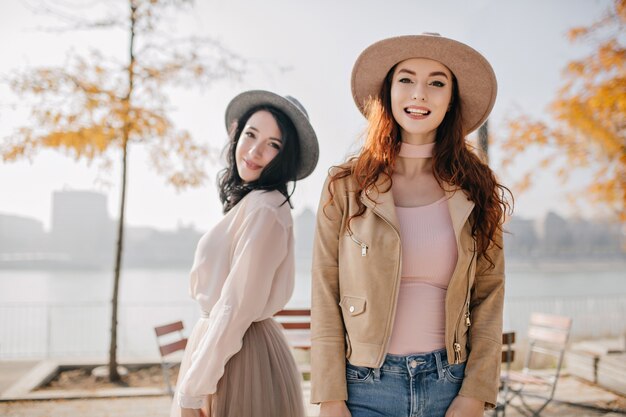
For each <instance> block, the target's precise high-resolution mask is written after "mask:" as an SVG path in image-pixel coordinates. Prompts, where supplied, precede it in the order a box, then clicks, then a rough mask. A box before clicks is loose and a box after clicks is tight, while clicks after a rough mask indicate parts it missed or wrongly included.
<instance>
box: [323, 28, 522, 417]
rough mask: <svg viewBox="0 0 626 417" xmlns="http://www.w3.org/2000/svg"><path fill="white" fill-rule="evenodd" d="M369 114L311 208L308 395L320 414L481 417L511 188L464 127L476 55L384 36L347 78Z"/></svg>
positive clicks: (471, 125)
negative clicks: (362, 136)
mask: <svg viewBox="0 0 626 417" xmlns="http://www.w3.org/2000/svg"><path fill="white" fill-rule="evenodd" d="M352 92H353V96H354V99H355V102H356V104H357V106H358V108H359V110H360V111H361V112H362V113H363V114H364V115H365V116H366V117H367V119H368V129H367V134H366V140H365V144H364V146H363V148H362V150H361V152H360V153H359V155H357V156H356V157H354V158H352V159H351V160H349V161H348V162H347V163H345V164H343V165H341V166H338V167H334V168H333V169H331V171H330V174H329V178H328V180H327V182H326V184H325V186H324V189H323V192H322V197H321V201H320V207H319V210H318V215H317V228H316V238H315V246H314V258H313V283H312V291H313V294H312V367H311V370H312V393H311V400H312V402H313V403H321V407H320V408H321V413H320V415H321V416H333V417H337V416H350V415H351V416H352V417H362V416H368V417H370V416H396V417H404V416H406V417H408V416H428V417H444V416H446V417H452V416H456V417H459V416H463V417H479V416H482V415H483V410H484V408H485V407H489V406H493V405H494V403H495V401H496V396H497V392H498V381H499V369H500V368H499V363H500V349H501V343H500V340H501V331H502V306H503V297H504V260H503V251H502V223H503V219H504V213H505V212H506V210H507V209H509V208H510V206H509V202H508V201H507V198H506V196H507V195H508V189H507V188H506V187H504V186H502V185H501V184H499V183H498V181H497V179H496V178H495V176H494V174H493V172H492V171H491V170H490V169H489V167H488V166H487V165H486V164H484V163H483V162H481V160H480V159H479V158H478V157H477V156H476V154H475V153H473V152H472V150H471V148H470V146H469V145H468V144H467V143H466V141H465V135H467V134H468V133H470V132H471V131H473V130H475V129H477V128H478V127H479V126H480V125H481V124H482V123H483V122H484V121H485V120H486V119H487V116H488V115H489V113H490V111H491V109H492V107H493V105H494V102H495V97H496V78H495V75H494V73H493V70H492V68H491V66H490V65H489V63H488V62H487V60H486V59H485V58H484V57H483V56H482V55H480V54H479V53H478V52H476V51H475V50H474V49H472V48H470V47H469V46H467V45H464V44H462V43H460V42H456V41H454V40H451V39H447V38H444V37H441V36H438V35H435V34H426V35H418V36H402V37H397V38H391V39H385V40H383V41H380V42H377V43H375V44H373V45H371V46H370V47H368V48H367V49H366V50H365V51H364V52H363V53H362V54H361V55H360V57H359V58H358V60H357V62H356V64H355V66H354V69H353V72H352Z"/></svg>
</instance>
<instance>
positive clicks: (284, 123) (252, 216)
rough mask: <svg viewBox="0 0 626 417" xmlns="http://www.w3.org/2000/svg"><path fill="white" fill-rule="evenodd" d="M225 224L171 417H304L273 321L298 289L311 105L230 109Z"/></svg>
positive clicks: (247, 98)
mask: <svg viewBox="0 0 626 417" xmlns="http://www.w3.org/2000/svg"><path fill="white" fill-rule="evenodd" d="M226 126H227V128H228V129H229V133H230V144H229V146H228V149H227V163H228V166H227V167H226V168H225V169H224V170H223V171H222V172H221V173H220V176H219V189H220V199H221V201H222V204H223V207H224V213H225V215H224V217H223V218H222V220H221V221H219V222H218V223H217V224H216V225H215V226H214V227H213V229H212V230H211V231H209V232H208V233H206V234H205V235H204V236H203V237H202V238H201V239H200V242H199V243H198V247H197V249H196V253H195V259H194V264H193V267H192V270H191V286H190V292H191V295H192V297H193V298H194V299H195V300H196V301H197V302H198V303H199V304H200V308H201V309H202V318H201V319H200V320H199V321H198V323H197V324H196V326H195V327H194V329H193V331H192V332H191V336H190V337H189V341H188V344H187V348H186V350H185V354H184V357H183V360H182V363H181V369H180V372H179V376H178V384H177V392H176V397H175V401H174V402H173V404H172V410H171V416H181V415H182V416H199V415H201V414H200V413H201V411H200V410H203V412H204V414H207V415H209V416H212V417H226V416H233V417H234V416H237V417H253V416H254V417H257V416H261V417H276V416H296V417H300V416H304V409H303V407H304V404H303V401H302V393H301V387H300V377H299V374H298V371H297V368H296V365H295V363H294V361H293V357H292V356H291V352H290V350H289V347H288V345H287V343H286V341H285V339H284V336H283V335H282V332H281V328H280V327H279V325H278V324H277V323H276V322H275V321H274V320H273V319H272V316H273V315H274V314H275V313H276V312H278V311H279V310H281V309H282V308H283V307H284V306H285V304H286V303H287V301H288V300H289V298H290V297H291V294H292V291H293V287H294V242H293V230H292V218H291V211H290V210H291V202H290V197H291V193H292V192H293V188H291V192H290V191H289V189H288V184H289V183H295V181H296V180H299V179H302V178H304V177H306V176H308V175H309V174H310V173H311V172H312V171H313V169H314V168H315V165H316V163H317V159H318V153H319V152H318V144H317V138H316V135H315V132H314V130H313V128H312V126H311V124H310V123H309V120H308V116H307V113H306V111H305V110H304V107H302V105H301V104H300V103H299V102H298V101H297V100H295V99H294V98H292V97H288V96H287V97H282V96H279V95H276V94H274V93H270V92H267V91H248V92H245V93H242V94H240V95H238V96H236V97H235V98H234V99H233V100H232V101H231V102H230V104H229V105H228V108H227V110H226Z"/></svg>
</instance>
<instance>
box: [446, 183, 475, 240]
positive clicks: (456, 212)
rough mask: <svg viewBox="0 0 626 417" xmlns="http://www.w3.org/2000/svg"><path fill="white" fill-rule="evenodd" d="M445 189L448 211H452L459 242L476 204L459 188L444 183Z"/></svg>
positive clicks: (455, 233)
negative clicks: (462, 230)
mask: <svg viewBox="0 0 626 417" xmlns="http://www.w3.org/2000/svg"><path fill="white" fill-rule="evenodd" d="M443 188H444V191H445V193H446V197H447V199H448V210H449V211H450V218H451V219H452V227H453V228H454V235H455V236H456V238H457V242H458V240H459V236H460V235H461V229H463V225H464V224H465V222H466V221H467V218H468V217H469V215H470V213H471V212H472V209H473V208H474V202H473V201H471V200H470V199H469V196H468V195H467V193H466V192H465V191H463V190H462V189H460V188H458V187H455V186H452V185H450V184H448V183H444V187H443Z"/></svg>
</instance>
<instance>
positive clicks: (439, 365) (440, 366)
mask: <svg viewBox="0 0 626 417" xmlns="http://www.w3.org/2000/svg"><path fill="white" fill-rule="evenodd" d="M434 354H435V361H436V362H437V374H438V376H439V379H442V378H443V377H444V373H443V363H442V361H441V352H439V351H437V352H435V353H434Z"/></svg>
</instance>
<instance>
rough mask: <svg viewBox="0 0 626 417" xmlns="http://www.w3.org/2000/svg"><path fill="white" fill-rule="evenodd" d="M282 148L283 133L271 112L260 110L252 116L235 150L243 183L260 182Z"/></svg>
mask: <svg viewBox="0 0 626 417" xmlns="http://www.w3.org/2000/svg"><path fill="white" fill-rule="evenodd" d="M282 146H283V143H282V133H281V131H280V128H279V127H278V124H277V123H276V120H275V119H274V116H272V114H271V113H270V112H268V111H265V110H259V111H258V112H256V113H254V114H253V115H252V116H250V118H249V119H248V121H247V122H246V126H245V127H244V129H243V130H242V132H241V135H240V136H239V140H238V142H237V148H236V150H235V161H236V163H237V172H238V173H239V177H241V179H242V180H243V182H253V181H256V180H258V179H259V177H260V176H261V172H263V169H264V168H265V167H266V166H267V165H268V164H269V163H270V162H272V160H273V159H274V158H275V157H276V155H278V153H279V152H280V150H281V148H282Z"/></svg>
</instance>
